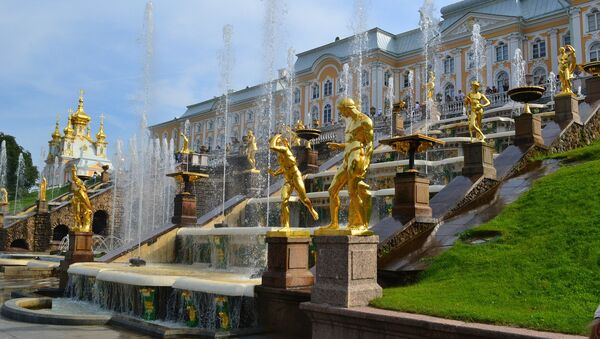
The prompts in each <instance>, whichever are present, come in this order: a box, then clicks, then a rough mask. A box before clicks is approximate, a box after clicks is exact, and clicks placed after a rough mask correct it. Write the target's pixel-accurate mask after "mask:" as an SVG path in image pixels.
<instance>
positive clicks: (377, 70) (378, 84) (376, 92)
mask: <svg viewBox="0 0 600 339" xmlns="http://www.w3.org/2000/svg"><path fill="white" fill-rule="evenodd" d="M372 72H373V75H374V76H373V83H372V84H371V88H372V91H373V92H372V93H373V96H372V99H371V100H372V101H373V106H374V107H375V110H376V111H375V112H376V113H377V114H379V112H383V84H384V82H383V64H382V63H381V62H377V63H374V67H373V68H372Z"/></svg>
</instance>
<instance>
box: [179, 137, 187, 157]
mask: <svg viewBox="0 0 600 339" xmlns="http://www.w3.org/2000/svg"><path fill="white" fill-rule="evenodd" d="M179 136H180V137H181V138H182V139H183V145H182V146H181V150H179V153H181V154H190V140H189V139H188V137H186V136H185V134H184V133H183V132H179Z"/></svg>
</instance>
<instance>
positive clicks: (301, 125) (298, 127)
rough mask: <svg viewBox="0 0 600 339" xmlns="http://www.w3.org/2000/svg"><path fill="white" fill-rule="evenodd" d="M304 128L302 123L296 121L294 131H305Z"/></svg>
mask: <svg viewBox="0 0 600 339" xmlns="http://www.w3.org/2000/svg"><path fill="white" fill-rule="evenodd" d="M305 128H306V127H305V126H304V123H303V122H302V120H298V121H296V129H297V130H298V129H305Z"/></svg>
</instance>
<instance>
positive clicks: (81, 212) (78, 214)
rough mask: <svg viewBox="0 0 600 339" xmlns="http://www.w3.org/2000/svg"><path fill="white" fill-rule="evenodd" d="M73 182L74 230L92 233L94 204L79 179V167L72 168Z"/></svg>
mask: <svg viewBox="0 0 600 339" xmlns="http://www.w3.org/2000/svg"><path fill="white" fill-rule="evenodd" d="M71 180H72V181H73V185H72V193H73V198H72V199H71V207H72V209H73V217H74V218H75V226H74V227H73V229H74V230H75V231H77V232H91V231H92V203H91V202H90V199H89V197H88V194H87V188H86V187H85V184H84V183H83V181H82V180H81V179H79V178H78V177H77V167H75V165H73V167H72V168H71Z"/></svg>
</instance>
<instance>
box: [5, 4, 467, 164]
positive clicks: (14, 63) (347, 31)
mask: <svg viewBox="0 0 600 339" xmlns="http://www.w3.org/2000/svg"><path fill="white" fill-rule="evenodd" d="M453 2H456V1H450V0H437V1H435V7H436V10H437V13H438V15H439V9H440V8H441V7H443V6H445V5H448V4H450V3H453ZM366 3H367V22H368V24H367V27H369V28H372V27H376V26H377V27H380V28H381V29H384V30H386V31H389V32H391V33H395V34H397V33H401V32H404V31H406V30H409V29H413V28H416V27H417V26H418V20H419V15H418V12H417V11H418V8H419V7H420V6H421V1H416V0H395V1H394V0H370V1H369V0H367V2H366ZM282 4H283V5H284V7H285V11H282V14H281V15H282V19H283V20H282V21H283V23H282V25H281V27H280V29H279V37H278V39H277V40H278V41H277V45H278V46H279V47H280V48H281V50H280V53H278V54H277V56H276V57H277V58H276V64H275V68H276V69H278V68H283V67H285V66H286V58H287V49H288V48H289V47H292V48H294V49H295V50H296V52H302V51H305V50H308V49H311V48H314V47H317V46H320V45H323V44H326V43H329V42H332V41H333V40H334V39H335V37H336V36H339V37H341V38H343V37H346V36H349V35H351V32H352V30H351V28H350V21H351V16H352V12H353V6H352V1H342V0H330V1H322V0H302V1H295V0H287V1H283V2H282ZM145 6H146V0H127V1H124V0H102V1H92V0H77V1H76V0H70V1H66V0H53V1H46V0H2V1H0V46H2V52H1V53H0V65H2V66H1V67H0V131H1V132H4V133H7V134H11V135H14V136H15V137H16V138H17V141H18V142H19V143H20V144H21V145H23V146H24V147H25V148H26V149H28V150H29V151H30V152H31V153H32V155H33V158H34V162H35V163H36V164H38V165H39V164H40V163H41V161H42V159H41V153H42V151H41V150H42V148H44V149H47V145H48V144H47V141H48V140H49V139H50V134H51V133H52V131H53V129H54V122H55V119H56V115H57V114H59V115H60V127H61V130H62V128H64V127H65V124H66V117H67V110H68V109H69V107H73V108H75V107H76V106H77V98H78V93H79V89H80V88H83V89H84V90H85V92H86V95H85V109H86V112H87V113H88V114H89V115H90V116H92V119H93V120H92V134H95V133H96V132H97V130H98V124H99V115H100V113H101V112H102V113H104V115H105V117H106V118H105V131H106V133H107V135H108V141H109V153H110V154H111V155H112V154H113V152H114V145H115V142H116V140H117V139H118V138H120V139H123V140H127V139H128V138H129V137H130V136H131V135H132V134H133V133H134V131H136V130H137V128H138V126H139V122H140V116H139V115H140V113H139V107H140V104H139V102H140V101H139V97H140V95H139V94H140V92H141V88H142V67H143V60H144V59H143V48H142V44H141V35H142V24H143V18H144V8H145ZM264 6H265V1H260V0H237V1H234V0H220V1H212V0H195V1H192V0H154V26H155V37H154V49H155V57H154V63H153V65H154V66H153V77H152V79H153V81H152V86H151V88H152V92H151V98H152V99H151V107H150V110H149V112H148V122H149V123H150V124H155V123H159V122H163V121H166V120H169V119H172V118H173V117H176V116H180V115H181V114H182V113H183V112H184V111H185V106H186V105H189V104H193V103H196V102H199V101H202V100H206V99H208V98H211V97H213V96H215V95H218V94H219V67H218V60H217V53H218V51H219V49H220V48H221V46H222V34H221V30H222V27H223V26H224V25H225V24H231V25H232V26H233V38H232V46H233V54H234V56H233V57H234V60H235V61H234V65H233V74H232V75H231V84H232V86H231V87H233V88H234V89H240V88H243V87H245V86H247V85H253V84H256V83H259V82H261V81H262V80H263V78H264V74H265V73H264V71H262V69H264V67H263V62H262V60H263V53H262V49H261V46H262V41H263V39H262V31H263V13H264Z"/></svg>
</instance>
